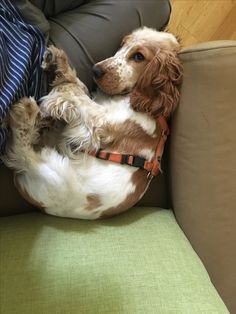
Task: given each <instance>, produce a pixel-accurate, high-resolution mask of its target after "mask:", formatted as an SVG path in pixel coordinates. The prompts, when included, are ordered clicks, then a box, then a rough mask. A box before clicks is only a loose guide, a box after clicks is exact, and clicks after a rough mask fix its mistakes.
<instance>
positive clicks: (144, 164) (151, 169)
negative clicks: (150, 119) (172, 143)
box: [89, 116, 169, 177]
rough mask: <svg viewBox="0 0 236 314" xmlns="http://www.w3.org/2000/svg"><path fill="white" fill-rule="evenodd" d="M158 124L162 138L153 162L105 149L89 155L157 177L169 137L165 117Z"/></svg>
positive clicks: (161, 117)
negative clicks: (144, 171) (135, 168)
mask: <svg viewBox="0 0 236 314" xmlns="http://www.w3.org/2000/svg"><path fill="white" fill-rule="evenodd" d="M156 122H157V123H158V124H159V125H160V127H161V138H160V140H159V142H158V143H157V146H156V150H155V154H154V157H153V159H152V161H148V160H146V159H145V158H143V157H140V156H135V155H126V154H119V153H112V152H107V151H105V150H103V149H99V150H98V151H96V152H89V155H91V156H94V157H96V158H99V159H102V160H109V161H112V162H115V163H118V164H122V165H129V166H132V167H137V168H140V169H144V170H146V171H147V172H148V176H151V177H153V176H156V175H157V174H158V172H159V169H160V163H161V157H162V153H163V150H164V145H165V142H166V139H167V136H168V135H169V127H168V124H167V122H166V119H165V117H164V116H159V117H158V118H157V120H156Z"/></svg>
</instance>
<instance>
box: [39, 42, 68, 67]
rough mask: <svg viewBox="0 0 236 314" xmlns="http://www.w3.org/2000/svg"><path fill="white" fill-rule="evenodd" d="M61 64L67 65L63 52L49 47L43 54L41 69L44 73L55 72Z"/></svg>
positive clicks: (51, 46)
mask: <svg viewBox="0 0 236 314" xmlns="http://www.w3.org/2000/svg"><path fill="white" fill-rule="evenodd" d="M61 63H62V64H63V63H67V57H66V54H65V52H64V51H63V50H61V49H58V48H57V47H55V46H53V45H50V46H49V47H48V48H47V49H46V50H45V52H44V56H43V62H42V64H41V67H42V68H43V69H44V70H45V71H56V70H57V68H58V67H60V66H61Z"/></svg>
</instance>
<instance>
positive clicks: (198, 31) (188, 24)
mask: <svg viewBox="0 0 236 314" xmlns="http://www.w3.org/2000/svg"><path fill="white" fill-rule="evenodd" d="M171 4H172V14H171V19H170V22H169V24H168V27H167V29H168V31H170V32H172V33H174V34H175V35H178V36H179V37H180V38H181V43H182V46H183V47H186V46H189V45H192V44H195V43H199V42H204V41H210V40H218V39H234V40H236V0H171Z"/></svg>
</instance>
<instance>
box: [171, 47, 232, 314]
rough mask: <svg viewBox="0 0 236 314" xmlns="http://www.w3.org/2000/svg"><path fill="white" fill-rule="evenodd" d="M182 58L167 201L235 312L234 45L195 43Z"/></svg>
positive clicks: (227, 302)
mask: <svg viewBox="0 0 236 314" xmlns="http://www.w3.org/2000/svg"><path fill="white" fill-rule="evenodd" d="M181 58H182V60H183V63H184V72H185V74H184V83H183V86H182V99H181V103H180V106H179V108H178V110H177V112H176V115H175V117H174V119H173V124H172V136H171V143H170V174H171V175H170V183H171V191H170V192H171V196H172V203H173V207H174V210H175V214H176V217H177V220H178V222H179V223H180V225H181V227H182V228H183V230H184V232H185V233H186V235H187V237H188V238H189V239H190V242H191V243H192V245H193V246H194V248H195V250H196V251H197V253H198V254H199V255H200V257H201V259H202V260H203V262H204V264H205V266H206V268H207V270H208V272H209V274H210V276H211V279H212V281H213V283H214V284H215V286H216V288H217V289H218V291H219V292H220V294H221V296H222V298H223V299H224V301H225V302H226V304H227V305H228V307H229V308H230V309H231V312H232V313H236V298H235V295H236V294H235V293H236V267H235V265H236V42H235V41H219V42H212V43H205V44H200V45H198V46H195V47H193V48H190V49H184V50H183V51H182V53H181Z"/></svg>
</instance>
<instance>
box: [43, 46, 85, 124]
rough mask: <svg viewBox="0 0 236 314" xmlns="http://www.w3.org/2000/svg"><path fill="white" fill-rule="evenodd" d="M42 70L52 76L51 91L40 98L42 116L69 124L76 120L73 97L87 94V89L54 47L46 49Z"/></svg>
mask: <svg viewBox="0 0 236 314" xmlns="http://www.w3.org/2000/svg"><path fill="white" fill-rule="evenodd" d="M42 68H43V69H44V70H45V71H47V72H51V73H52V75H53V76H54V80H53V82H52V84H51V85H52V87H53V89H52V91H51V92H50V93H49V94H48V95H47V96H45V97H43V98H42V102H41V105H40V109H41V111H42V113H43V115H44V116H50V117H52V118H54V119H57V120H64V121H65V122H66V123H71V122H72V121H73V120H75V119H76V118H77V110H76V107H77V103H76V101H75V99H74V96H80V95H85V94H88V89H87V87H86V86H85V85H84V84H83V83H82V82H81V81H80V80H79V79H78V78H77V77H76V72H75V70H74V69H72V68H71V67H70V65H69V62H68V58H67V56H66V54H65V52H64V51H63V50H60V49H58V48H56V47H55V46H49V48H47V50H46V52H45V54H44V58H43V62H42Z"/></svg>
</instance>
